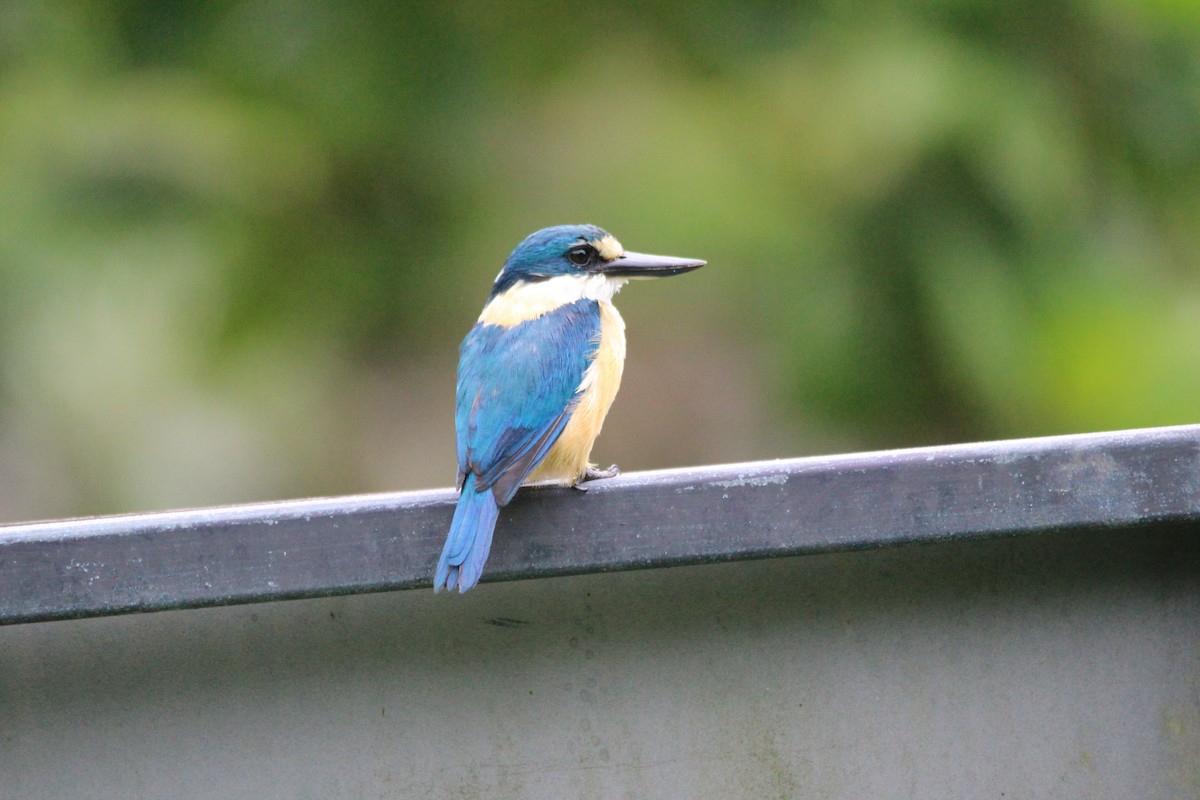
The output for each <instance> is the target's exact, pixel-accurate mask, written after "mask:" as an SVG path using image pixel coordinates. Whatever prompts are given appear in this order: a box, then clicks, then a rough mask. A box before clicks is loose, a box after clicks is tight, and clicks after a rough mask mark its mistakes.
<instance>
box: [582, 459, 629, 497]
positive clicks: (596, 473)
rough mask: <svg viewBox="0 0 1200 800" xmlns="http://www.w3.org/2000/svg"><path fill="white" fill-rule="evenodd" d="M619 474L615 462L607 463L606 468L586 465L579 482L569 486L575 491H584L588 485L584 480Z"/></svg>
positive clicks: (594, 479)
mask: <svg viewBox="0 0 1200 800" xmlns="http://www.w3.org/2000/svg"><path fill="white" fill-rule="evenodd" d="M620 474H621V468H620V467H618V466H617V465H616V464H611V465H609V467H608V469H596V468H595V467H588V468H587V469H586V470H585V471H584V473H583V476H582V477H581V478H580V481H579V483H575V484H572V485H571V488H572V489H574V490H575V491H577V492H586V491H587V490H588V487H587V486H586V485H585V483H584V481H596V480H601V479H603V478H615V477H617V476H618V475H620Z"/></svg>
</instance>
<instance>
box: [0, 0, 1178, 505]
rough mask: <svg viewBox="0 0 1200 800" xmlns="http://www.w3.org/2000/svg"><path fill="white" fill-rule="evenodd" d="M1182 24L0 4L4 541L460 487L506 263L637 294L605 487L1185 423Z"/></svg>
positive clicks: (566, 10)
mask: <svg viewBox="0 0 1200 800" xmlns="http://www.w3.org/2000/svg"><path fill="white" fill-rule="evenodd" d="M1198 162H1200V10H1198V6H1197V4H1195V3H1191V2H1183V0H1146V1H1145V2H1135V0H1076V1H1075V2H1065V1H1064V0H1048V1H1047V0H1036V2H1035V1H1034V0H1025V1H1024V2H1022V1H1021V0H1015V1H1014V2H1007V3H993V2H986V0H923V1H922V2H914V1H913V0H875V2H866V3H856V4H846V3H794V2H787V3H779V2H744V3H737V4H727V3H709V4H694V3H682V2H669V1H663V2H653V3H621V2H609V3H599V4H591V5H586V6H585V5H580V4H578V3H575V2H565V1H564V2H553V0H549V1H548V2H541V3H536V4H528V5H525V4H501V3H495V4H485V3H454V2H442V1H441V0H437V1H435V2H419V1H418V2H406V3H403V4H394V3H341V4H338V3H329V2H303V0H296V1H294V2H282V0H248V1H246V2H223V1H220V0H210V1H206V2H174V3H159V2H103V3H101V2H92V3H89V2H71V3H52V2H23V0H4V2H2V3H0V520H2V521H15V520H21V519H32V518H47V517H64V516H72V515H82V514H93V513H106V512H119V511H138V510H151V509H161V508H169V507H176V506H194V505H207V504H221V503H231V502H240V501H248V500H263V499H276V498H288V497H298V496H306V495H328V494H341V493H350V492H366V491H383V490H396V489H412V488H425V487H435V486H449V485H450V484H451V482H452V481H453V478H454V473H455V460H454V434H453V421H452V413H453V411H452V406H453V398H454V369H455V366H456V362H457V346H458V342H459V341H460V339H461V338H462V336H463V335H464V334H465V332H466V331H467V330H468V329H469V328H470V326H471V325H472V324H473V322H474V319H475V317H476V315H477V314H478V313H479V310H480V308H481V307H482V304H483V301H484V299H485V297H486V295H487V292H488V289H489V287H490V283H491V280H492V279H493V277H494V276H495V274H496V272H497V270H498V269H499V268H500V266H501V264H502V263H503V260H504V258H505V257H506V256H507V254H508V253H509V251H510V250H511V249H512V248H513V247H514V246H515V245H516V244H517V242H518V241H520V240H521V239H522V238H523V237H524V236H525V235H526V234H528V233H530V232H531V231H533V230H535V229H537V228H541V227H544V226H546V225H552V224H561V223H577V222H590V223H595V224H598V225H601V226H603V227H605V228H607V229H608V230H610V231H611V232H613V233H614V234H615V235H616V236H617V237H618V238H619V239H620V240H621V241H622V242H623V243H624V244H625V245H626V246H627V247H628V248H630V249H632V250H640V251H646V252H654V253H665V254H671V255H681V256H694V257H701V258H706V259H708V261H709V267H707V268H706V269H704V270H701V271H700V272H697V273H693V274H689V275H687V276H685V277H681V278H677V279H673V280H670V281H662V282H657V283H653V284H634V285H632V286H630V287H628V288H627V289H626V290H625V291H624V292H623V293H622V294H621V295H620V296H619V298H618V300H619V302H618V305H619V306H620V308H621V309H622V312H623V314H624V315H625V318H626V321H627V324H628V336H629V359H628V362H627V368H626V373H625V382H624V386H623V389H622V393H621V396H620V397H619V398H618V400H617V403H616V405H615V406H614V409H613V412H612V413H611V414H610V416H609V419H608V423H607V425H606V427H605V432H604V435H603V436H602V437H601V439H600V441H599V444H598V446H597V449H596V451H595V454H594V455H595V457H596V458H597V459H598V460H599V461H600V462H602V464H608V463H610V462H613V461H615V462H617V463H619V464H620V465H621V466H622V467H623V468H624V469H626V470H627V471H628V470H635V469H646V468H656V467H666V466H683V465H692V464H702V463H717V462H727V461H737V460H749V459H762V458H773V457H787V456H800V455H811V454H819V453H831V452H838V451H851V450H862V449H874V448H884V447H902V446H916V445H927V444H935V443H944V442H958V441H971V440H980V439H989V438H1007V437H1020V436H1034V435H1044V434H1056V433H1074V432H1084V431H1097V430H1105V429H1117V428H1128V427H1143V426H1153V425H1168V424H1177V423H1189V422H1196V421H1198V419H1200V414H1198V413H1197V410H1198V407H1200V163H1198Z"/></svg>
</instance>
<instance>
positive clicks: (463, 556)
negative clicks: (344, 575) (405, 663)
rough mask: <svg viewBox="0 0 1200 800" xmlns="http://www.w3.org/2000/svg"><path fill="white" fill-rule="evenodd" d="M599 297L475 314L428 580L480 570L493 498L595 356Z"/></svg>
mask: <svg viewBox="0 0 1200 800" xmlns="http://www.w3.org/2000/svg"><path fill="white" fill-rule="evenodd" d="M599 339H600V306H599V304H598V303H597V302H596V301H595V300H580V301H577V302H574V303H568V304H566V305H563V306H560V307H559V308H557V309H555V310H554V311H551V312H549V313H548V314H544V315H543V316H541V317H538V318H537V319H534V320H530V321H528V322H523V323H521V324H519V325H516V326H513V327H511V328H504V327H500V326H497V325H485V324H482V323H480V324H477V325H476V326H475V327H474V328H472V330H471V332H470V333H469V334H467V338H466V339H464V340H463V343H462V347H461V349H460V358H459V364H458V389H457V392H456V401H457V410H456V413H455V427H456V429H457V432H458V470H459V481H460V483H461V487H462V489H461V495H460V497H459V501H458V507H457V508H456V509H455V511H454V520H453V522H452V523H451V525H450V533H449V535H448V536H447V538H446V545H445V547H444V549H443V551H442V557H441V559H439V561H438V566H437V571H436V572H435V573H434V584H433V585H434V589H441V588H443V587H444V588H447V589H453V588H455V586H457V587H458V589H459V591H460V592H462V591H466V590H467V589H470V588H471V587H472V586H474V585H475V583H476V582H477V581H478V580H479V576H480V573H481V572H482V571H483V565H484V562H485V561H486V560H487V556H488V551H489V550H490V548H491V543H492V531H493V529H494V527H495V524H496V518H497V517H498V516H499V512H500V507H501V506H503V505H506V504H507V503H508V501H509V500H511V499H512V497H513V495H514V494H516V491H517V489H518V488H519V487H520V485H521V484H522V483H523V482H524V481H525V478H526V477H528V475H529V473H530V472H532V471H533V469H534V468H535V467H537V465H538V464H539V463H540V462H541V461H542V459H543V458H545V457H546V454H547V453H548V452H549V451H550V448H551V447H552V446H553V445H554V442H555V441H557V439H558V437H559V435H560V434H561V433H562V430H563V428H564V427H565V426H566V424H567V420H568V419H569V418H570V416H571V411H573V410H574V407H575V406H574V404H575V402H576V398H575V393H576V390H577V389H578V388H579V384H580V383H581V382H582V380H583V374H584V372H585V371H586V370H587V368H588V365H589V364H590V363H591V361H592V359H593V358H594V357H595V353H596V348H597V347H598V344H599Z"/></svg>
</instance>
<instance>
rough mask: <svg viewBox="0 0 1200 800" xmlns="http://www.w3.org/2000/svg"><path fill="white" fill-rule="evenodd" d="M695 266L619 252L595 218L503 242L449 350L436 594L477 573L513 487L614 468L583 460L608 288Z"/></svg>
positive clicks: (606, 325) (606, 371)
mask: <svg viewBox="0 0 1200 800" xmlns="http://www.w3.org/2000/svg"><path fill="white" fill-rule="evenodd" d="M704 263H705V262H703V261H698V260H696V259H692V258H674V257H671V256H652V255H646V254H644V253H631V252H627V251H626V250H625V248H623V247H622V246H621V243H620V242H618V241H617V240H616V238H615V237H613V236H612V235H611V234H610V233H608V232H607V231H605V230H604V229H602V228H598V227H596V226H595V225H559V226H557V227H553V228H544V229H542V230H540V231H537V232H536V233H532V234H530V235H529V236H527V237H526V238H525V240H524V241H523V242H521V243H520V244H519V245H517V247H516V249H514V250H513V251H512V253H511V254H510V255H509V256H508V260H507V261H505V262H504V267H503V268H502V269H501V270H500V274H499V275H497V276H496V280H495V282H494V283H493V284H492V291H491V294H489V295H488V299H487V302H486V303H485V304H484V307H483V313H481V314H480V315H479V320H478V321H477V322H476V323H475V327H473V328H472V329H471V331H470V333H468V334H467V337H466V338H465V339H463V342H462V345H461V346H460V347H459V361H458V388H457V391H456V392H455V400H456V407H455V414H454V426H455V429H456V431H457V434H458V482H457V485H458V489H459V498H458V506H457V508H455V509H454V519H453V521H452V522H451V523H450V533H449V535H447V537H446V545H445V547H444V548H443V549H442V556H441V558H440V559H438V563H437V569H436V571H435V572H434V577H433V589H434V591H435V592H436V591H440V590H442V589H443V588H444V589H454V588H457V589H458V590H459V592H465V591H467V590H468V589H470V588H471V587H472V586H474V585H475V584H476V583H478V582H479V576H480V574H482V572H483V565H484V562H485V561H487V557H488V551H489V550H490V549H491V546H492V533H493V531H494V530H495V527H496V518H497V517H498V516H499V514H500V508H501V506H504V505H506V504H507V503H508V501H509V500H511V499H512V498H513V495H514V494H516V493H517V489H518V488H520V487H521V485H522V484H525V483H536V482H541V481H549V482H555V483H559V484H562V485H565V486H576V485H577V484H578V483H579V482H580V481H582V480H585V479H588V480H591V479H595V478H608V477H612V476H613V475H615V474H617V472H618V471H619V470H618V469H617V468H616V466H615V465H614V466H612V467H609V468H608V469H607V470H600V469H597V468H596V465H595V464H593V463H591V461H590V460H589V459H590V458H591V454H592V445H593V444H594V443H595V441H596V437H597V436H599V435H600V428H601V426H602V425H603V424H604V417H605V415H606V414H608V409H609V407H610V406H611V405H612V402H613V398H615V397H616V395H617V389H618V388H619V387H620V385H621V372H622V369H623V368H624V364H625V321H624V320H622V319H621V315H620V314H619V313H617V309H616V307H614V306H613V303H612V300H613V295H615V294H616V293H617V292H618V291H619V290H620V289H621V287H622V286H624V285H625V284H626V283H628V282H629V281H630V280H637V279H641V278H663V277H667V276H669V275H679V274H681V273H684V272H690V271H691V270H694V269H697V268H699V267H702V266H704Z"/></svg>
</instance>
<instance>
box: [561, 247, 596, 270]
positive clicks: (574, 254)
mask: <svg viewBox="0 0 1200 800" xmlns="http://www.w3.org/2000/svg"><path fill="white" fill-rule="evenodd" d="M592 252H593V251H592V248H590V247H572V248H571V249H570V250H568V251H567V258H568V259H570V261H571V263H572V264H574V265H575V266H577V267H582V266H586V265H587V263H588V262H589V261H591V260H592Z"/></svg>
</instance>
